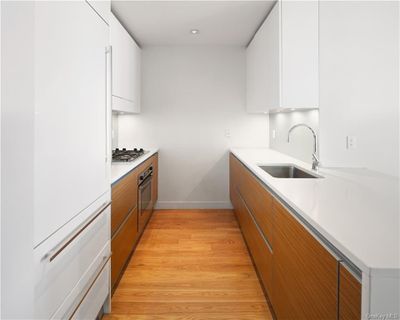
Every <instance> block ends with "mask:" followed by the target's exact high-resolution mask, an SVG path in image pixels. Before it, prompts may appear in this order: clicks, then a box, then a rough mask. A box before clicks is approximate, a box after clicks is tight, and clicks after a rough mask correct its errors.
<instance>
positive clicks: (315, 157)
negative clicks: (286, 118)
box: [287, 123, 320, 171]
mask: <svg viewBox="0 0 400 320" xmlns="http://www.w3.org/2000/svg"><path fill="white" fill-rule="evenodd" d="M298 127H305V128H307V129H309V130H310V131H311V133H312V135H313V137H314V152H313V154H312V159H313V162H312V169H313V170H316V171H318V167H319V164H320V163H319V159H318V136H317V133H316V132H315V131H314V129H313V128H311V127H310V126H309V125H307V124H305V123H299V124H295V125H294V126H292V127H291V128H290V129H289V132H288V136H287V142H288V143H289V142H290V133H291V132H292V131H293V130H294V129H296V128H298Z"/></svg>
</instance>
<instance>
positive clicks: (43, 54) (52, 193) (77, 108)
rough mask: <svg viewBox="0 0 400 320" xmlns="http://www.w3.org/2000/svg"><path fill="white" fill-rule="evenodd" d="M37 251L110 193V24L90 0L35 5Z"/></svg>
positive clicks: (35, 211) (35, 224)
mask: <svg viewBox="0 0 400 320" xmlns="http://www.w3.org/2000/svg"><path fill="white" fill-rule="evenodd" d="M34 27H35V39H34V45H35V55H34V62H35V79H34V80H35V131H34V143H35V153H34V154H35V158H34V170H35V171H34V174H35V180H34V190H35V209H34V236H35V243H34V244H35V246H36V245H38V244H40V243H41V242H43V241H44V240H45V239H47V238H48V237H49V236H50V235H52V234H54V233H55V232H56V231H58V230H59V229H60V228H62V227H63V226H65V225H70V224H71V223H72V222H73V221H75V220H76V219H80V217H81V216H82V215H83V212H84V211H85V209H87V208H88V207H89V206H90V205H91V204H92V203H94V202H95V201H96V199H98V198H99V197H101V196H102V195H103V194H104V193H106V192H109V190H110V181H109V168H110V159H109V157H107V154H108V150H107V139H108V136H109V128H108V121H109V120H108V117H107V114H109V113H110V112H108V104H107V99H106V98H107V93H106V67H107V66H106V53H105V49H106V47H107V46H108V42H109V30H108V26H107V24H105V23H104V22H103V21H102V19H100V18H99V16H98V15H97V14H96V12H94V10H93V9H92V8H91V7H89V5H88V4H87V3H86V2H84V1H37V2H36V3H35V26H34Z"/></svg>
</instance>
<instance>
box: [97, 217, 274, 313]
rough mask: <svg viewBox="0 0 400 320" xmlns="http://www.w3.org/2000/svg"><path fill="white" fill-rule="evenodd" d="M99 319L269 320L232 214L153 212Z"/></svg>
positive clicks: (262, 297)
mask: <svg viewBox="0 0 400 320" xmlns="http://www.w3.org/2000/svg"><path fill="white" fill-rule="evenodd" d="M103 319H105V320H116V319H140V320H141V319H190V320H198V319H204V320H205V319H223V320H225V319H230V320H231V319H232V320H234V319H235V320H236V319H238V320H239V319H248V320H250V319H251V320H257V319H272V316H271V313H270V311H269V307H268V304H267V302H266V300H265V297H264V294H263V292H262V289H261V286H260V283H259V282H258V279H257V275H256V272H255V270H254V267H253V265H252V262H251V259H250V256H249V253H248V251H247V248H246V245H245V243H244V240H243V238H242V235H241V233H240V229H239V226H238V224H237V222H236V219H235V216H234V212H233V211H232V210H158V211H155V212H154V214H153V217H152V219H151V220H150V222H149V225H148V226H147V229H146V231H145V232H144V234H143V237H142V239H141V240H140V242H139V244H138V246H137V248H136V251H135V253H134V255H133V256H132V259H131V261H130V263H129V265H128V267H127V269H126V271H125V274H124V275H123V277H122V279H121V282H120V283H119V286H118V288H117V290H116V291H115V293H114V296H113V299H112V313H111V314H110V315H106V316H104V318H103Z"/></svg>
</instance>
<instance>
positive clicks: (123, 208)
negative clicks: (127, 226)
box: [111, 170, 138, 236]
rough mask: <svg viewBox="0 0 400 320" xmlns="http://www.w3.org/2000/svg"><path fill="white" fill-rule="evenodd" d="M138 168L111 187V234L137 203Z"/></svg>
mask: <svg viewBox="0 0 400 320" xmlns="http://www.w3.org/2000/svg"><path fill="white" fill-rule="evenodd" d="M137 178H138V170H133V171H132V172H130V173H129V174H128V175H127V176H126V177H124V178H123V179H122V180H121V181H119V182H118V183H117V184H116V185H115V186H113V187H112V189H111V199H112V206H111V236H113V235H114V233H115V232H116V231H117V229H118V227H119V226H120V225H121V223H122V222H123V221H124V220H125V218H126V216H127V215H128V213H129V212H130V211H131V210H132V209H133V208H134V207H136V205H137V192H138V187H137Z"/></svg>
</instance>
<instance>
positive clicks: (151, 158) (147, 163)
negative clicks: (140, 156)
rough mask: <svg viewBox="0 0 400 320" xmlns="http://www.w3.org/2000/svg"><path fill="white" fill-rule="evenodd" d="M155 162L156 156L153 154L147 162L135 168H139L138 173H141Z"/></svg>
mask: <svg viewBox="0 0 400 320" xmlns="http://www.w3.org/2000/svg"><path fill="white" fill-rule="evenodd" d="M153 162H154V156H151V157H150V158H148V159H147V160H146V161H145V162H143V163H142V164H141V165H139V167H137V168H136V169H135V170H137V173H138V175H140V174H141V173H142V172H143V171H145V170H146V169H147V168H148V167H150V166H151V165H152V164H153Z"/></svg>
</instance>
